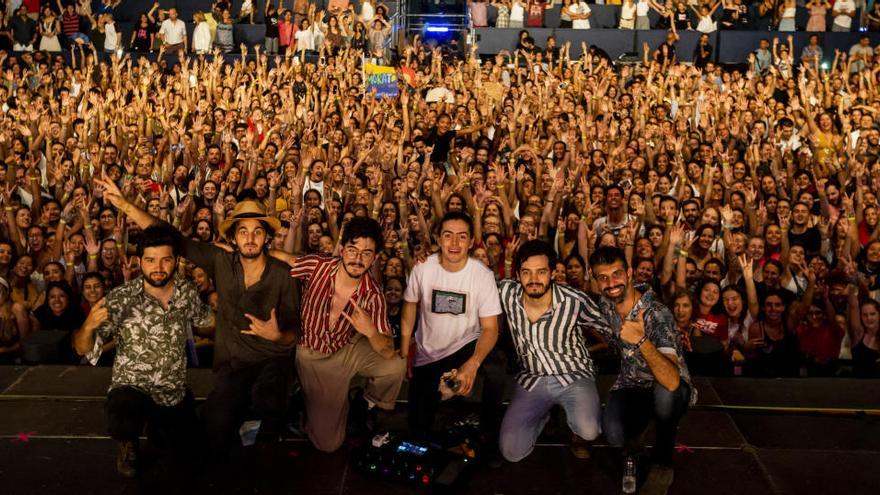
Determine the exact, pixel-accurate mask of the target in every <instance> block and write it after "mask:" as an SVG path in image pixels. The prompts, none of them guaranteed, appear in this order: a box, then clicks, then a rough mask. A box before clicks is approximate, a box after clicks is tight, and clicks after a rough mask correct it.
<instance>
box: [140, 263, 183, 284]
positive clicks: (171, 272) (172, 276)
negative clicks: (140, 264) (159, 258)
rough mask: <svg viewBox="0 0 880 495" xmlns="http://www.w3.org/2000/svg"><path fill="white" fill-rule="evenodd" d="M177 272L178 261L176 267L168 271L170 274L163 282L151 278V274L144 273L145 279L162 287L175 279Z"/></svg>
mask: <svg viewBox="0 0 880 495" xmlns="http://www.w3.org/2000/svg"><path fill="white" fill-rule="evenodd" d="M175 273H177V263H175V264H174V268H172V269H171V271H170V272H168V276H167V277H165V280H163V281H161V282H156V281H154V280H153V279H152V278H150V275H149V274H146V273H145V274H144V281H145V282H146V283H148V284H150V285H151V286H153V287H155V288H157V289H161V288H162V287H165V286H166V285H168V284H169V283H170V282H171V281H172V280H174V274H175Z"/></svg>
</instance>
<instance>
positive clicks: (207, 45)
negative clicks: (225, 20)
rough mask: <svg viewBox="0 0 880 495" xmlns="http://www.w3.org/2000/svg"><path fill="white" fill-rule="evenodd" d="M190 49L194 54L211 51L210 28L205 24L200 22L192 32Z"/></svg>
mask: <svg viewBox="0 0 880 495" xmlns="http://www.w3.org/2000/svg"><path fill="white" fill-rule="evenodd" d="M192 43H193V46H192V49H193V51H194V52H196V53H208V52H210V51H211V26H209V25H208V23H207V22H200V23H198V24H197V25H196V28H195V29H194V30H193V42H192Z"/></svg>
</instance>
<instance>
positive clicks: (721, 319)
mask: <svg viewBox="0 0 880 495" xmlns="http://www.w3.org/2000/svg"><path fill="white" fill-rule="evenodd" d="M693 330H694V331H695V332H696V331H699V332H700V333H701V334H702V335H707V336H709V337H715V338H716V339H718V340H719V341H721V342H727V338H728V335H727V316H725V315H713V314H705V315H700V317H699V318H697V321H695V322H694V325H693Z"/></svg>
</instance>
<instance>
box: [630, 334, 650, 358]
mask: <svg viewBox="0 0 880 495" xmlns="http://www.w3.org/2000/svg"><path fill="white" fill-rule="evenodd" d="M646 340H648V335H647V334H645V335H643V336H642V338H641V339H639V341H638V342H636V343H635V345H634V346H633V347H632V349H627V350H625V351H624V353H625V354H626V357H633V356H634V355H635V353H636V351H638V350H639V349H641V348H642V344H644V343H645V341H646Z"/></svg>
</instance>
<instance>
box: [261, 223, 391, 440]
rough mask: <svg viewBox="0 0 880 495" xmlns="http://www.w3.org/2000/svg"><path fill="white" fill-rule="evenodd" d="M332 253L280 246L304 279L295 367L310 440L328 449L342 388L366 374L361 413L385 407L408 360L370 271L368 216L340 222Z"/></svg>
mask: <svg viewBox="0 0 880 495" xmlns="http://www.w3.org/2000/svg"><path fill="white" fill-rule="evenodd" d="M339 245H340V254H339V256H337V257H327V256H321V255H308V256H303V257H301V258H298V259H293V256H289V255H285V254H284V253H273V255H275V256H281V257H285V258H286V259H287V261H288V263H290V266H291V270H290V275H291V276H292V277H293V278H296V279H300V280H303V282H304V283H305V284H306V290H305V293H304V294H303V305H302V321H303V337H302V340H301V342H300V344H299V346H298V347H297V351H296V369H297V373H298V376H299V380H300V383H301V384H302V387H303V395H304V396H305V403H306V415H307V417H308V424H307V425H306V431H307V432H308V435H309V439H311V441H312V443H313V444H314V445H315V447H317V448H318V450H321V451H324V452H333V451H335V450H336V449H338V448H339V447H340V446H341V445H342V442H343V441H344V440H345V426H346V419H347V418H348V410H349V403H348V391H349V388H350V385H351V380H352V378H354V377H355V375H359V376H362V377H364V378H366V379H367V384H366V387H365V388H364V394H363V398H362V399H361V398H359V403H358V404H357V405H356V407H358V409H359V411H358V412H359V413H364V412H365V410H366V411H372V410H373V409H374V408H377V407H378V408H379V409H384V410H391V409H394V404H395V402H396V400H397V395H398V393H400V386H401V384H402V383H403V377H404V373H405V372H406V361H405V360H403V359H401V358H400V356H398V355H397V354H396V353H395V352H394V340H393V338H392V336H391V325H390V323H389V322H388V314H387V307H386V305H385V295H384V293H383V292H382V288H381V287H380V286H379V284H378V283H376V281H375V280H373V277H372V276H370V274H369V273H368V271H369V270H370V268H371V267H372V266H373V263H374V262H375V261H376V258H377V254H378V253H377V249H379V248H380V247H381V246H384V242H383V240H382V228H381V227H380V226H379V223H378V222H377V221H376V220H373V219H372V218H367V217H355V218H352V219H351V220H350V221H349V222H348V223H347V224H345V227H344V228H343V232H342V237H341V239H340V242H339Z"/></svg>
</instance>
